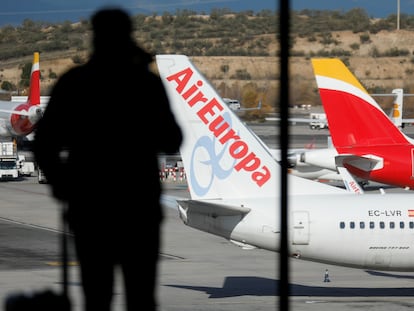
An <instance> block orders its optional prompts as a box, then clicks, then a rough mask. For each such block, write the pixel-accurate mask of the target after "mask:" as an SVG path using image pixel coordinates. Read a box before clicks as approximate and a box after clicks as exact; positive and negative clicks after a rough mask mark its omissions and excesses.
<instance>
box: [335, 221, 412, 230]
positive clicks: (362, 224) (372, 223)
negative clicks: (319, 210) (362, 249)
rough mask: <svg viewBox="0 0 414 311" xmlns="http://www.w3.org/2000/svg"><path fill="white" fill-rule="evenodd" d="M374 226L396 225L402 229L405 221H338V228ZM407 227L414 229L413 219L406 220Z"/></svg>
mask: <svg viewBox="0 0 414 311" xmlns="http://www.w3.org/2000/svg"><path fill="white" fill-rule="evenodd" d="M347 225H348V226H347ZM376 226H378V228H380V229H385V228H386V227H388V228H390V229H394V228H396V227H397V226H399V228H400V229H404V228H405V222H404V221H400V222H399V223H398V222H397V223H396V222H394V221H390V222H388V223H386V222H384V221H380V222H375V221H370V222H369V223H367V224H366V223H365V221H360V222H359V223H358V222H355V221H350V222H349V223H346V222H345V221H341V222H340V223H339V228H341V229H345V228H349V229H355V228H359V229H365V228H366V227H367V228H369V229H375V227H376ZM407 228H410V229H414V221H410V222H408V227H407Z"/></svg>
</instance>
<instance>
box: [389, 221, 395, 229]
mask: <svg viewBox="0 0 414 311" xmlns="http://www.w3.org/2000/svg"><path fill="white" fill-rule="evenodd" d="M390 228H391V229H394V228H395V223H394V222H393V221H391V222H390Z"/></svg>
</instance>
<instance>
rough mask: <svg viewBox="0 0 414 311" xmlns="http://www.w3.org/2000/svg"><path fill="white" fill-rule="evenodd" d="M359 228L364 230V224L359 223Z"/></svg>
mask: <svg viewBox="0 0 414 311" xmlns="http://www.w3.org/2000/svg"><path fill="white" fill-rule="evenodd" d="M359 228H360V229H364V228H365V222H363V221H360V222H359Z"/></svg>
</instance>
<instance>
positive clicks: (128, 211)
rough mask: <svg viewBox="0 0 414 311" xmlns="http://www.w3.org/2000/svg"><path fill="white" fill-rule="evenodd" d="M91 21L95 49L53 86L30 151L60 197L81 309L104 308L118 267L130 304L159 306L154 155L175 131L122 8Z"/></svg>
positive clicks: (177, 136) (169, 144) (173, 147)
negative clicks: (75, 265) (74, 256)
mask: <svg viewBox="0 0 414 311" xmlns="http://www.w3.org/2000/svg"><path fill="white" fill-rule="evenodd" d="M92 28H93V52H92V55H91V57H90V59H89V60H88V62H87V63H86V64H84V65H81V66H77V67H74V68H72V69H70V70H69V71H68V72H66V73H65V74H63V75H62V76H61V77H60V79H59V80H58V82H57V83H56V85H55V86H54V88H53V90H52V92H51V97H50V101H49V103H48V106H47V108H46V110H45V113H44V116H43V118H42V119H41V120H40V122H39V123H38V127H37V129H36V132H35V140H34V144H33V146H34V147H33V148H34V155H35V159H36V161H37V164H38V165H39V167H40V169H42V170H43V172H44V174H45V176H46V178H47V181H48V183H49V185H50V189H51V191H52V194H53V196H54V197H55V198H56V199H58V200H59V201H62V202H67V206H68V210H67V215H66V217H67V220H68V223H69V226H70V228H71V230H72V232H73V234H74V239H75V247H76V253H77V258H78V260H79V263H80V271H81V278H82V286H83V290H84V297H85V307H86V310H87V311H97V310H99V311H107V310H110V304H111V299H112V293H113V285H114V284H113V283H114V270H115V269H117V267H119V268H120V271H122V273H123V281H124V283H125V291H126V304H127V309H128V310H129V311H132V310H134V311H136V310H145V311H148V310H156V309H157V307H156V300H157V299H156V288H155V286H156V279H157V264H158V253H159V248H160V225H161V221H162V216H163V215H162V209H161V206H160V202H159V200H160V194H161V185H160V181H159V167H158V158H157V154H159V153H166V154H169V153H176V152H178V150H179V146H180V144H181V141H182V133H181V129H180V128H179V127H178V124H177V123H176V120H175V118H174V116H173V114H172V111H171V110H170V105H169V101H168V98H167V95H166V91H165V89H164V87H163V85H162V81H161V80H160V78H159V77H158V76H157V75H156V74H154V73H152V72H151V71H150V70H149V65H150V63H151V62H152V61H153V56H152V55H150V54H149V53H147V52H145V51H144V50H143V49H142V48H140V47H139V46H138V45H137V44H136V43H135V42H134V40H133V39H132V36H131V35H132V32H133V26H132V21H131V19H130V18H129V16H128V15H127V14H126V13H125V12H124V11H123V10H121V9H117V8H106V9H102V10H100V11H97V12H96V13H95V14H94V15H93V17H92ZM62 151H64V152H62Z"/></svg>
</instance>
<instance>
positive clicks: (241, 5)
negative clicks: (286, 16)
mask: <svg viewBox="0 0 414 311" xmlns="http://www.w3.org/2000/svg"><path fill="white" fill-rule="evenodd" d="M398 1H400V12H401V13H404V14H408V15H414V0H383V1H376V0H336V1H335V0H291V1H290V7H291V9H292V10H303V9H315V10H339V11H349V10H350V9H353V8H363V9H364V10H365V11H366V12H367V14H368V15H369V16H372V17H387V16H388V15H390V14H396V13H397V3H398ZM105 5H119V6H122V7H123V8H125V9H126V10H128V11H129V12H130V13H131V14H140V13H141V14H146V15H149V14H153V13H157V14H162V13H164V12H171V13H175V12H176V11H177V10H185V9H187V10H192V11H196V12H198V13H206V14H208V13H210V11H211V9H213V8H215V9H217V8H229V9H230V10H232V11H234V12H240V11H245V10H253V11H254V12H259V11H261V10H263V9H269V10H272V11H277V10H278V8H279V1H278V0H36V1H33V0H2V2H1V6H0V26H3V25H6V24H11V25H15V26H17V25H20V24H21V23H22V22H23V21H24V20H25V19H31V20H34V21H49V22H63V21H66V20H68V21H72V22H77V21H79V20H81V19H88V18H89V17H90V15H91V14H92V13H93V12H94V11H95V10H97V9H99V8H101V7H102V6H105Z"/></svg>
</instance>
